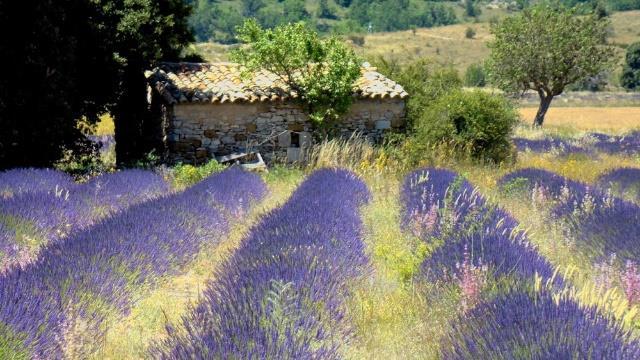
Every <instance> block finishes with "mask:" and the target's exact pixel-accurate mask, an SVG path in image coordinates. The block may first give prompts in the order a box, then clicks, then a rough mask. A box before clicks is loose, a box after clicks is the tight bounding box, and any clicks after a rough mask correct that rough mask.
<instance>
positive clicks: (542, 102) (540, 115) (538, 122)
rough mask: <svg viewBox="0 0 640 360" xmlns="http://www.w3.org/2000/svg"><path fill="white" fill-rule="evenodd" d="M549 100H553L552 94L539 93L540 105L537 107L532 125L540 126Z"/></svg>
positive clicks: (547, 108)
mask: <svg viewBox="0 0 640 360" xmlns="http://www.w3.org/2000/svg"><path fill="white" fill-rule="evenodd" d="M551 100H553V95H546V94H543V93H540V107H538V112H537V113H536V118H535V119H533V127H540V126H542V124H543V123H544V117H545V115H547V110H549V106H550V105H551Z"/></svg>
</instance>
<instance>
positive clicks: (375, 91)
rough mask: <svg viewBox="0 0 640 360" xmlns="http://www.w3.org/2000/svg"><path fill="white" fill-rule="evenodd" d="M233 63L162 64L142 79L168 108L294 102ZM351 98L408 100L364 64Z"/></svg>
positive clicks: (263, 74) (281, 87) (263, 75)
mask: <svg viewBox="0 0 640 360" xmlns="http://www.w3.org/2000/svg"><path fill="white" fill-rule="evenodd" d="M241 71H242V68H241V66H240V65H239V64H235V63H161V64H159V65H158V67H156V68H155V69H153V70H152V71H147V72H146V73H145V76H146V77H147V80H148V81H149V84H150V85H151V87H152V88H153V89H155V90H156V91H158V93H159V94H160V95H162V96H163V98H164V99H165V100H166V101H167V102H168V103H170V104H175V103H185V102H210V103H228V102H231V103H234V102H256V101H261V102H266V101H282V100H287V99H289V98H295V96H296V95H295V93H292V92H290V91H289V90H288V88H287V86H286V85H285V84H284V83H283V82H282V81H281V80H280V79H278V77H277V76H276V75H275V74H273V73H271V72H268V71H265V70H262V71H260V72H258V73H255V74H254V75H253V76H252V77H251V78H249V79H242V78H241ZM361 72H362V75H361V76H360V78H359V79H358V80H357V81H356V84H355V88H354V94H355V95H356V96H358V97H360V98H371V99H379V98H396V99H403V98H405V97H407V96H408V94H407V92H406V91H404V89H403V88H402V86H400V85H399V84H397V83H396V82H395V81H393V80H391V79H389V78H387V77H385V76H384V75H382V74H380V73H378V72H377V71H376V69H375V68H373V67H370V66H368V64H365V65H364V66H363V67H362V70H361Z"/></svg>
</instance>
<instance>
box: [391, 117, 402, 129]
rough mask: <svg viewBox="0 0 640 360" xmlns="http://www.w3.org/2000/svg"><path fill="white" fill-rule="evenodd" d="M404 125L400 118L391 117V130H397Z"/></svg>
mask: <svg viewBox="0 0 640 360" xmlns="http://www.w3.org/2000/svg"><path fill="white" fill-rule="evenodd" d="M403 125H404V119H403V118H402V117H400V116H395V117H393V119H391V127H393V128H399V127H402V126H403Z"/></svg>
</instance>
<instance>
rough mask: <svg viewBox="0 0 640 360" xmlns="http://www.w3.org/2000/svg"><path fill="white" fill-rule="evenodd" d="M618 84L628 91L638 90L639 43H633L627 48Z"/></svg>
mask: <svg viewBox="0 0 640 360" xmlns="http://www.w3.org/2000/svg"><path fill="white" fill-rule="evenodd" d="M620 83H621V85H622V86H623V87H624V88H626V89H628V90H638V89H640V42H636V43H633V44H631V45H629V47H628V48H627V55H626V57H625V66H624V70H623V71H622V75H621V77H620Z"/></svg>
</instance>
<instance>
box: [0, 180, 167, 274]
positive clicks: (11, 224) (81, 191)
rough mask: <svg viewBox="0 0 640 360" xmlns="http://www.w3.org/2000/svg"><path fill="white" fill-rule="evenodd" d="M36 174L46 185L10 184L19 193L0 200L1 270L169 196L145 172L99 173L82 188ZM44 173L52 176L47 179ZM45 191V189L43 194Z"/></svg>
mask: <svg viewBox="0 0 640 360" xmlns="http://www.w3.org/2000/svg"><path fill="white" fill-rule="evenodd" d="M32 173H33V171H32V170H25V171H16V172H15V173H13V175H12V176H11V179H12V183H13V184H21V183H28V180H27V179H23V180H18V177H19V176H18V175H20V176H29V175H30V174H32ZM36 173H38V174H39V175H40V176H41V180H40V182H41V183H42V184H45V185H42V186H31V187H26V186H21V185H14V186H13V188H14V189H21V190H20V191H15V192H14V194H15V195H13V196H11V197H9V198H5V199H0V223H2V224H3V228H0V231H2V236H1V237H0V249H4V250H5V251H2V250H0V251H1V252H2V253H1V254H0V270H2V269H6V268H8V267H10V266H12V265H13V264H15V263H23V262H25V261H28V260H29V259H30V257H32V256H33V255H34V254H35V253H36V252H37V249H38V248H39V246H40V245H42V244H45V243H48V242H55V241H58V240H59V239H62V238H65V237H67V236H69V234H71V233H72V232H75V231H80V230H82V229H86V228H87V227H89V226H91V225H92V224H94V223H96V222H97V221H99V220H100V219H103V218H105V217H106V216H109V215H113V214H115V213H117V212H119V211H122V210H124V209H126V208H128V207H129V206H132V205H135V204H138V203H141V202H144V201H148V200H150V199H153V198H157V197H159V196H161V195H163V194H166V193H168V192H169V187H168V186H167V184H166V183H165V181H164V180H163V179H162V178H161V177H160V176H159V175H156V174H155V173H153V172H150V171H143V170H126V171H120V172H117V173H112V174H104V175H100V176H97V177H95V178H93V179H91V180H89V181H88V182H87V183H84V184H75V183H73V182H72V181H71V182H67V183H66V185H65V187H61V185H59V184H61V183H62V182H61V181H60V179H61V178H62V179H64V176H62V177H61V175H60V174H59V173H58V172H50V171H36ZM44 174H49V175H52V177H51V178H50V179H47V178H46V176H45V175H44ZM54 184H55V185H54ZM47 187H48V188H49V190H43V189H47ZM27 190H28V191H27ZM20 254H23V255H24V256H19V255H20Z"/></svg>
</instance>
